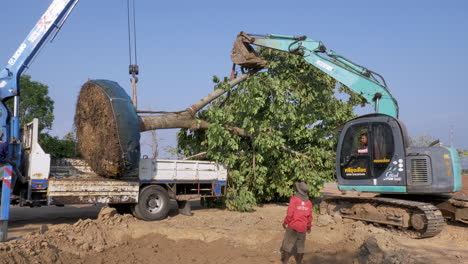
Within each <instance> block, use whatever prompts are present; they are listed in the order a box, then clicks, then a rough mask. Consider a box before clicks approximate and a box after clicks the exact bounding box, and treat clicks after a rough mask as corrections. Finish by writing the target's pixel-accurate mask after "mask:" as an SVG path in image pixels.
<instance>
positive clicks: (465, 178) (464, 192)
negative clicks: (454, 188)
mask: <svg viewBox="0 0 468 264" xmlns="http://www.w3.org/2000/svg"><path fill="white" fill-rule="evenodd" d="M462 183H463V187H462V189H461V190H460V191H459V192H456V193H455V194H454V195H458V196H468V174H465V175H462Z"/></svg>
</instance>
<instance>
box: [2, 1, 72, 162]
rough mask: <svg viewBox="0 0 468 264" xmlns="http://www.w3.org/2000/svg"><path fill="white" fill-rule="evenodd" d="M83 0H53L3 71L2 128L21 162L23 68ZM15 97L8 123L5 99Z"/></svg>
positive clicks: (14, 158) (5, 138) (8, 114)
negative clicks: (20, 113)
mask: <svg viewBox="0 0 468 264" xmlns="http://www.w3.org/2000/svg"><path fill="white" fill-rule="evenodd" d="M78 1H79V0H53V2H52V3H51V4H50V6H49V8H48V9H47V11H46V12H45V13H44V14H43V15H42V16H41V18H40V19H39V21H38V22H37V23H36V25H35V26H34V28H33V29H32V30H31V32H30V33H29V34H28V35H27V37H26V39H25V40H24V41H23V42H22V43H21V45H20V46H19V47H18V49H17V50H16V51H15V52H14V53H13V56H11V58H10V59H9V60H8V63H7V65H6V66H5V68H3V69H2V70H0V101H1V103H0V130H1V132H2V135H4V140H9V141H10V144H11V145H10V151H9V153H11V154H10V155H11V156H12V157H11V158H12V160H14V161H15V162H16V163H17V164H18V165H19V164H20V157H21V148H20V147H19V145H18V144H19V141H18V140H19V129H20V125H19V124H20V122H19V117H18V109H19V94H20V87H19V80H20V77H21V74H22V73H23V71H24V70H25V69H26V68H27V67H28V66H29V64H30V63H31V61H32V59H33V58H34V56H35V55H36V54H37V53H38V51H39V50H40V49H41V47H42V46H43V45H44V43H45V42H46V40H47V39H48V38H49V37H50V36H51V35H52V34H53V33H54V32H58V30H60V28H61V27H62V26H63V24H64V23H65V21H66V19H67V18H68V15H69V14H70V13H71V11H72V10H73V8H74V7H75V6H76V4H77V3H78ZM10 97H14V106H13V115H12V116H11V121H10V122H8V118H9V117H10V113H9V111H8V109H7V108H6V106H5V104H4V102H5V100H7V99H8V98H10Z"/></svg>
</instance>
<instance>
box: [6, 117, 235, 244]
mask: <svg viewBox="0 0 468 264" xmlns="http://www.w3.org/2000/svg"><path fill="white" fill-rule="evenodd" d="M23 132H24V133H23V144H24V146H23V149H24V152H23V164H24V168H23V179H22V182H20V181H17V183H16V186H12V192H13V194H15V198H14V199H12V201H11V202H12V204H18V205H20V206H31V207H34V206H43V205H58V206H63V205H72V204H109V205H110V206H113V207H115V208H116V209H117V211H119V212H132V213H133V215H134V216H135V217H137V218H140V219H143V220H147V221H153V220H160V219H163V218H165V217H166V216H167V214H168V211H169V201H170V199H173V200H176V201H179V202H181V204H182V205H183V206H185V205H186V204H187V201H188V200H193V199H199V198H202V197H221V196H224V195H225V192H226V184H227V169H226V167H225V166H223V165H221V164H217V163H215V162H210V161H196V160H168V159H150V158H146V157H143V158H142V159H141V160H140V164H139V175H138V177H122V178H120V179H108V178H104V177H100V176H98V175H96V174H95V173H94V172H93V171H92V170H91V169H90V167H89V166H88V165H87V164H86V163H85V162H84V161H82V160H78V159H53V160H51V157H50V155H49V154H47V153H45V152H44V151H43V150H42V148H41V146H40V145H39V144H38V121H37V119H35V120H34V121H33V122H31V123H30V124H28V125H26V126H25V128H24V130H23ZM4 235H6V231H4Z"/></svg>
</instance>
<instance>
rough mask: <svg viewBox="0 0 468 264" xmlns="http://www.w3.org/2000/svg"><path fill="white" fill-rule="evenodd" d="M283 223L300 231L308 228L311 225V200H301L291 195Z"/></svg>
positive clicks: (302, 231) (303, 231)
mask: <svg viewBox="0 0 468 264" xmlns="http://www.w3.org/2000/svg"><path fill="white" fill-rule="evenodd" d="M284 223H285V224H286V225H288V227H289V228H292V229H294V230H296V231H297V232H300V233H305V232H306V231H307V230H310V228H311V227H312V202H311V201H310V200H309V201H303V200H302V199H300V198H298V197H296V196H293V197H291V200H289V206H288V214H287V215H286V217H285V218H284Z"/></svg>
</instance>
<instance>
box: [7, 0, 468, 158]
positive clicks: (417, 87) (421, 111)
mask: <svg viewBox="0 0 468 264" xmlns="http://www.w3.org/2000/svg"><path fill="white" fill-rule="evenodd" d="M50 3H51V0H15V1H3V3H2V5H1V12H0V13H1V17H2V26H1V27H0V40H1V42H0V64H1V63H3V64H5V65H6V62H7V60H8V58H9V57H10V56H11V55H12V54H13V52H14V51H15V50H16V49H17V47H18V46H19V44H20V43H21V41H22V40H23V39H24V38H25V37H26V35H27V34H28V33H29V31H30V30H31V29H32V27H33V25H34V24H35V23H36V21H37V20H38V19H39V17H40V16H41V14H42V13H43V12H44V11H45V10H46V9H47V6H48V5H49V4H50ZM467 11H468V1H397V0H393V1H375V0H374V1H358V0H356V1H311V0H309V1H290V2H284V1H138V0H137V34H138V54H139V65H140V82H139V90H138V95H139V105H140V109H151V110H181V109H184V108H186V107H187V106H189V105H190V104H191V103H193V102H195V101H196V100H198V99H199V98H201V97H203V96H205V95H206V94H208V93H210V92H211V91H212V89H213V86H212V83H211V80H212V76H213V75H218V76H226V75H229V72H230V67H231V61H230V56H229V55H230V50H231V47H232V44H233V41H234V39H235V37H236V34H237V33H238V32H239V31H246V32H249V33H258V34H269V33H274V34H283V35H307V36H309V37H310V38H313V39H316V40H321V41H323V42H324V44H325V46H326V47H327V48H329V49H333V50H335V51H336V52H338V53H339V54H341V55H344V56H346V57H348V58H350V59H352V60H354V61H355V62H357V63H359V64H361V65H364V66H366V67H368V68H370V69H372V70H374V71H376V72H378V73H380V74H382V75H383V76H384V77H385V79H386V80H387V83H388V85H389V87H390V89H391V91H392V93H393V95H394V96H395V98H396V99H397V100H398V102H399V106H400V118H401V119H402V120H403V121H404V122H405V124H406V125H407V127H408V130H409V132H410V134H411V136H413V137H415V136H418V135H421V134H422V133H427V134H429V135H431V136H433V137H435V138H439V139H441V140H442V142H444V143H446V144H449V130H450V127H451V126H452V127H453V129H454V133H455V134H454V144H455V147H458V148H463V149H468V133H467V132H466V131H468V103H467V100H468V87H467V86H468V85H467V84H466V82H465V80H464V77H466V72H467V70H466V69H467V66H466V64H467V62H466V61H468V50H467V49H466V47H468V16H467V15H466V12H467ZM127 70H128V46H127V17H126V1H125V0H119V1H117V0H99V1H91V0H81V1H80V3H79V4H78V6H77V7H76V9H75V10H74V11H73V13H72V15H71V17H70V18H69V20H68V21H67V23H66V24H65V26H64V28H63V29H62V31H61V32H60V33H59V36H58V37H57V39H56V40H55V41H54V42H53V43H48V44H47V45H46V47H45V48H44V50H43V51H42V52H41V53H40V55H39V57H38V58H37V59H36V60H35V62H34V63H33V64H32V65H31V68H30V69H29V70H28V71H27V72H26V73H27V74H30V75H32V77H33V79H34V80H37V81H40V82H43V83H45V84H47V85H49V87H50V96H51V97H52V99H53V100H54V101H55V122H54V126H53V130H52V131H51V132H52V134H55V135H59V136H62V135H64V134H65V133H66V132H68V131H70V130H71V129H72V124H73V116H74V114H73V113H74V109H75V102H76V99H77V94H78V92H79V89H80V87H81V85H82V84H83V83H84V82H86V81H87V80H88V79H110V80H114V81H117V82H119V83H120V84H121V85H122V86H123V87H124V88H126V89H127V91H128V92H129V93H130V82H129V77H128V75H127ZM361 112H362V111H361ZM175 131H176V130H166V131H162V130H159V131H158V137H159V139H160V142H159V144H160V149H161V150H162V149H163V148H164V147H165V146H168V145H172V146H174V145H175V137H174V134H175ZM147 142H148V140H147V139H144V141H143V145H144V148H146V149H147V147H145V146H146V144H147ZM146 151H147V150H146ZM163 157H164V155H163Z"/></svg>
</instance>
